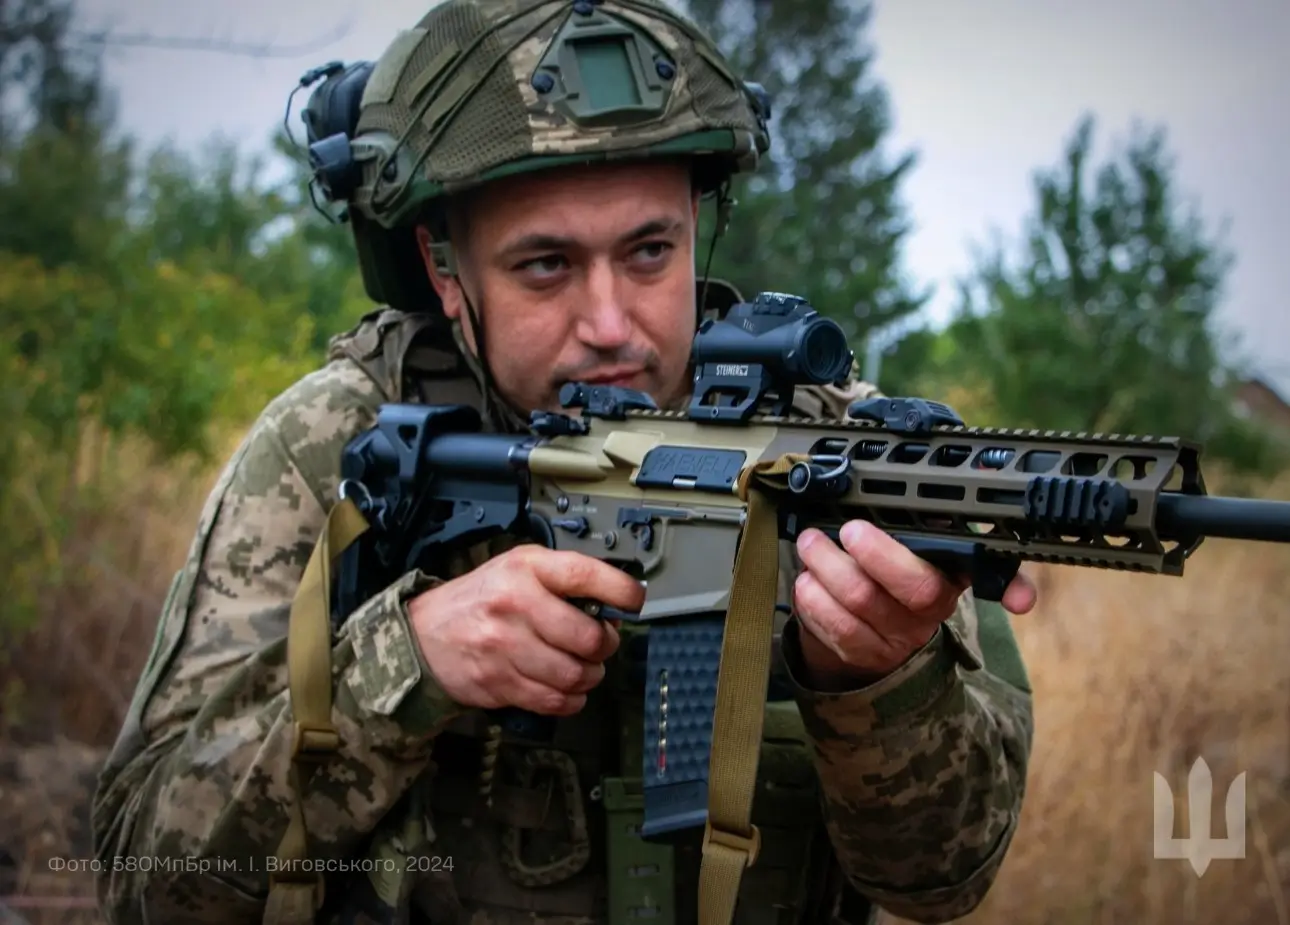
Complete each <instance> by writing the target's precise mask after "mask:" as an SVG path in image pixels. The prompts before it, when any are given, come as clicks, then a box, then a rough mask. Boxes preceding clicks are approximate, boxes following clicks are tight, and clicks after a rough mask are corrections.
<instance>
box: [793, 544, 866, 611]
mask: <svg viewBox="0 0 1290 925" xmlns="http://www.w3.org/2000/svg"><path fill="white" fill-rule="evenodd" d="M797 554H798V556H799V557H800V558H801V560H802V565H803V566H804V567H805V568H806V569H807V570H808V571H810V573H811V574H812V575H813V576H814V579H815V580H816V581H818V582H819V583H820V584H822V585H823V586H824V589H825V590H826V591H828V593H829V594H830V595H832V597H833V599H834V600H835V601H837V602H839V603H840V604H841V605H842V606H843V607H844V608H845V609H846V610H848V611H850V612H851V613H853V614H859V613H862V612H863V609H864V606H865V604H866V601H865V600H863V599H859V598H857V597H856V592H857V591H859V590H862V588H863V584H864V581H865V574H864V571H862V570H861V568H860V565H859V564H858V563H857V562H856V560H855V559H853V558H851V556H850V555H848V554H847V551H846V550H845V549H842V548H841V547H840V546H838V544H837V543H835V542H833V541H832V540H831V539H829V538H828V537H827V536H825V535H824V534H823V533H821V532H820V531H819V530H814V529H812V530H806V531H803V533H802V535H801V536H800V537H799V538H798V541H797Z"/></svg>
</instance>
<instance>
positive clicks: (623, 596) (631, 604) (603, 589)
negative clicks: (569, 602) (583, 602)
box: [515, 546, 645, 613]
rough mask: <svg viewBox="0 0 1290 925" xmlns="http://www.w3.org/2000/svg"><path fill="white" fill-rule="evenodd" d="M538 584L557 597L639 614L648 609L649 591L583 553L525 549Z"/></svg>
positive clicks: (625, 574)
mask: <svg viewBox="0 0 1290 925" xmlns="http://www.w3.org/2000/svg"><path fill="white" fill-rule="evenodd" d="M515 551H516V552H521V551H524V555H525V556H526V558H527V562H528V564H529V567H530V568H531V569H532V571H533V574H534V575H535V576H536V577H537V579H538V581H540V582H541V583H542V586H543V587H545V588H546V589H547V590H548V591H550V592H551V593H552V594H554V595H556V596H557V597H566V598H567V597H589V598H591V599H592V600H597V601H600V602H601V603H602V604H608V605H609V606H611V607H617V608H619V609H620V610H626V611H629V612H632V613H637V612H639V611H640V609H641V608H642V607H644V606H645V588H644V586H643V585H642V584H641V583H640V582H639V581H637V580H636V579H635V578H633V577H632V576H630V575H628V574H627V573H626V572H624V571H623V570H622V569H620V568H616V567H615V566H612V565H610V564H609V563H608V562H602V561H600V560H599V559H594V558H592V557H591V556H584V555H583V554H582V553H579V552H567V551H564V550H557V549H546V548H544V547H540V546H522V547H519V548H518V549H517V550H515Z"/></svg>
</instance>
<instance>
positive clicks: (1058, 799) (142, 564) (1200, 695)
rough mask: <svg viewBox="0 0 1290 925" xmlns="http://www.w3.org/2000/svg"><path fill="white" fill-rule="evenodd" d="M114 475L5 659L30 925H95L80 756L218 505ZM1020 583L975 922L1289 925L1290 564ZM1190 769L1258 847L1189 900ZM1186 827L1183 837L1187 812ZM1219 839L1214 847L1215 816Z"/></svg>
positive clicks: (2, 815)
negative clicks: (1018, 689)
mask: <svg viewBox="0 0 1290 925" xmlns="http://www.w3.org/2000/svg"><path fill="white" fill-rule="evenodd" d="M118 462H120V460H118ZM113 468H114V471H118V472H121V473H123V476H122V477H121V478H120V479H119V481H118V484H116V485H114V486H113V492H115V494H113V495H112V497H114V498H115V499H116V503H115V504H113V505H112V507H111V508H110V509H109V513H99V514H97V515H93V516H85V517H83V518H82V519H81V521H80V522H79V525H78V527H77V529H76V530H75V531H74V542H73V543H72V544H71V546H70V547H69V548H68V549H67V550H66V557H67V559H68V561H69V562H71V563H73V564H74V565H75V566H76V568H75V569H73V570H72V573H71V574H72V576H73V577H72V580H70V581H69V582H68V583H66V584H65V585H63V586H61V587H60V588H58V589H56V590H55V592H53V593H52V594H51V595H50V596H49V597H48V599H47V602H48V607H47V610H46V614H47V616H46V619H45V622H44V623H43V625H42V626H41V627H40V628H39V629H38V631H37V632H36V633H35V634H34V635H33V636H31V637H30V638H28V639H27V640H26V641H25V642H23V643H22V645H21V646H19V647H18V648H16V649H14V648H10V650H9V652H8V654H9V655H10V656H12V657H13V658H12V659H11V661H10V663H9V664H10V670H11V671H13V672H14V673H15V674H16V675H17V676H18V677H19V678H20V679H21V680H22V682H23V684H24V690H25V692H26V697H25V701H24V704H25V707H26V709H25V710H24V711H23V718H24V719H25V720H26V721H25V722H23V723H21V725H20V727H18V728H11V729H10V735H9V742H8V743H7V744H5V743H0V849H8V851H9V852H10V853H11V854H12V855H13V858H12V859H11V863H12V862H19V863H18V864H17V865H16V868H15V869H10V870H9V871H6V870H5V858H4V856H3V853H2V852H0V896H3V895H4V894H6V893H8V894H21V895H25V896H26V897H27V898H26V899H25V900H23V901H22V902H20V903H18V904H15V905H16V906H20V907H21V908H19V909H18V911H21V912H22V914H23V915H24V916H26V918H27V919H28V921H29V922H30V923H32V925H39V923H42V922H49V923H53V922H58V923H70V922H92V921H96V919H95V918H94V916H93V914H92V913H90V912H89V911H87V910H86V909H85V908H83V907H84V905H86V902H87V901H86V900H82V901H81V902H80V903H79V905H80V906H81V907H82V908H79V909H77V908H76V906H77V905H78V902H77V900H76V898H75V897H77V896H79V897H89V896H90V895H91V892H92V883H91V879H90V877H89V875H88V874H86V873H62V874H59V873H56V872H51V871H50V869H49V864H48V860H49V858H51V857H72V858H87V857H89V853H88V843H87V841H86V840H85V839H86V835H87V832H86V827H85V823H84V819H85V813H86V809H87V807H86V805H85V802H84V801H85V799H87V797H88V792H87V789H86V787H87V772H89V773H88V777H90V778H92V767H93V760H94V756H96V755H99V754H101V752H96V751H92V750H87V749H86V748H84V747H83V745H81V746H78V745H75V744H72V743H75V742H79V743H84V744H85V745H89V746H96V747H98V748H102V747H104V746H107V745H109V744H110V743H111V740H112V737H113V736H114V735H115V732H116V729H117V727H118V725H119V723H120V720H121V717H122V714H123V710H124V705H125V703H126V702H127V700H128V698H129V696H130V692H131V690H132V688H133V683H134V679H135V677H136V676H137V673H138V671H139V670H140V668H141V666H142V662H143V660H144V658H145V657H146V655H147V652H148V647H149V644H150V641H151V635H152V627H153V624H154V621H155V619H156V611H157V608H158V606H159V604H160V600H161V596H162V594H163V593H164V591H165V588H166V585H167V582H168V580H169V576H170V574H171V572H172V570H173V569H174V568H175V567H176V566H177V565H178V564H179V562H180V561H181V560H182V558H183V555H184V553H185V551H186V548H187V545H188V542H189V539H190V535H191V530H192V525H193V523H194V522H195V519H196V515H197V512H198V509H199V508H200V505H201V501H202V499H203V496H204V493H205V491H206V489H207V487H208V486H209V484H210V474H209V473H205V474H202V475H198V476H193V475H189V476H183V477H181V476H178V475H175V474H174V473H170V472H157V471H150V470H147V469H144V468H141V467H139V466H131V465H128V464H127V465H125V466H124V467H122V466H119V465H118V466H116V467H113ZM1276 494H1279V495H1280V496H1282V497H1286V496H1290V485H1282V486H1280V488H1279V490H1278V491H1277V492H1276ZM1032 574H1034V575H1035V576H1036V577H1037V578H1038V580H1039V582H1040V585H1041V589H1042V594H1041V603H1040V606H1039V607H1038V609H1037V611H1036V612H1035V613H1033V614H1031V615H1029V616H1026V617H1022V618H1018V619H1017V620H1016V627H1017V632H1018V635H1019V637H1020V639H1021V643H1022V647H1023V649H1024V652H1025V655H1026V659H1027V662H1028V666H1029V669H1030V672H1031V678H1032V681H1033V683H1034V687H1035V699H1036V713H1037V727H1038V728H1037V738H1036V743H1035V752H1034V761H1033V765H1032V769H1031V776H1030V788H1029V793H1028V796H1027V798H1026V803H1025V810H1024V814H1023V819H1022V825H1021V830H1020V832H1019V834H1018V836H1017V839H1016V841H1015V843H1014V845H1013V847H1012V850H1011V852H1010V854H1009V856H1008V859H1007V861H1006V863H1005V865H1004V868H1003V871H1002V873H1001V876H1000V878H999V880H998V883H997V885H996V886H995V888H994V890H993V891H992V892H991V894H990V895H989V897H988V898H987V900H986V902H985V904H984V905H983V907H982V908H981V909H980V910H978V911H977V913H975V914H974V915H973V916H971V917H970V918H969V919H968V920H966V921H969V922H971V923H974V925H985V923H990V925H993V923H1009V925H1014V923H1015V925H1027V923H1036V925H1038V923H1045V925H1049V923H1051V925H1076V923H1102V922H1133V923H1138V922H1170V923H1186V922H1205V923H1217V922H1223V923H1228V925H1246V923H1249V925H1255V923H1258V925H1264V923H1277V925H1290V886H1287V884H1290V604H1287V600H1288V599H1290V548H1272V547H1265V546H1257V545H1252V544H1236V543H1223V542H1215V541H1211V542H1209V543H1207V544H1206V545H1205V546H1204V547H1203V548H1202V550H1201V551H1200V553H1199V554H1198V555H1197V557H1196V558H1195V559H1194V560H1193V561H1192V562H1191V563H1189V565H1188V575H1187V577H1186V578H1184V579H1169V578H1162V577H1152V576H1131V575H1123V574H1118V573H1110V572H1102V571H1093V570H1086V569H1055V568H1041V569H1036V570H1034V571H1033V572H1032ZM4 654H5V653H3V652H0V656H3V655H4ZM4 719H5V717H3V716H0V721H2V720H4ZM8 719H9V720H10V721H12V720H13V719H14V717H13V716H10V717H8ZM0 725H3V723H2V722H0ZM11 726H12V723H11ZM20 734H21V735H20ZM19 735H20V738H18V739H17V740H15V737H16V736H19ZM33 736H35V737H38V738H41V739H44V740H45V744H44V745H41V746H37V745H36V743H35V742H34V741H32V738H33ZM60 740H61V741H62V742H63V743H64V744H59V743H60ZM50 743H53V744H50ZM1198 756H1203V757H1204V758H1205V759H1206V761H1207V762H1208V763H1209V765H1210V766H1211V767H1212V769H1213V773H1214V779H1215V790H1216V793H1217V794H1218V795H1219V796H1218V797H1217V799H1216V800H1215V802H1216V804H1218V805H1219V806H1220V807H1221V801H1222V794H1224V793H1225V792H1226V788H1227V784H1228V782H1230V781H1231V780H1232V778H1233V777H1234V775H1235V774H1237V773H1239V772H1241V771H1244V772H1246V774H1247V791H1248V813H1247V818H1248V836H1249V837H1248V851H1247V856H1246V858H1245V859H1243V860H1218V861H1215V862H1214V863H1213V864H1212V866H1211V867H1210V868H1209V870H1208V871H1207V872H1206V873H1205V875H1204V877H1203V878H1200V879H1198V878H1197V877H1196V876H1195V874H1194V873H1193V872H1192V870H1191V868H1190V867H1189V866H1188V865H1187V864H1186V862H1184V861H1157V860H1154V859H1153V858H1152V831H1153V827H1152V806H1153V799H1152V794H1153V778H1152V772H1153V771H1157V770H1158V771H1160V772H1161V773H1162V774H1164V776H1165V777H1166V778H1167V779H1168V780H1169V781H1170V783H1171V785H1172V786H1173V789H1174V792H1175V793H1176V794H1178V796H1179V802H1180V803H1181V800H1182V798H1183V797H1184V795H1185V793H1186V774H1187V770H1188V769H1189V768H1190V767H1191V765H1192V762H1193V761H1194V760H1195V759H1196V758H1197V757H1198ZM60 775H61V776H62V777H68V776H70V777H72V778H73V779H72V780H70V781H66V780H60ZM89 785H92V781H90V782H89ZM1177 815H1178V818H1179V821H1178V823H1177V825H1176V828H1175V833H1176V834H1178V835H1184V834H1186V832H1187V822H1186V821H1185V820H1186V810H1185V808H1184V807H1182V806H1180V808H1179V810H1178V813H1177ZM1214 820H1215V821H1214V827H1215V834H1217V835H1222V834H1225V830H1224V822H1223V817H1222V810H1221V808H1219V809H1216V811H1215V813H1214ZM38 896H40V897H45V898H44V899H39V900H37V899H35V898H34V897H38ZM59 896H61V897H62V898H56V897H59ZM42 907H44V908H42ZM0 921H4V911H3V905H2V904H0Z"/></svg>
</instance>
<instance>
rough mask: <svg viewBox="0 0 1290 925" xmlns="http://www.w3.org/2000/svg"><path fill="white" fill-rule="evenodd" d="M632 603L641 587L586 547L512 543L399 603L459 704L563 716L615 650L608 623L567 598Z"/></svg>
mask: <svg viewBox="0 0 1290 925" xmlns="http://www.w3.org/2000/svg"><path fill="white" fill-rule="evenodd" d="M575 598H589V599H591V600H596V601H600V602H601V603H603V604H608V605H609V606H611V607H617V608H619V609H621V610H627V611H639V610H640V608H641V607H642V606H644V602H645V589H644V586H642V585H641V584H640V582H638V581H636V580H635V579H633V578H632V577H630V576H629V575H627V574H626V573H625V572H623V571H621V570H620V569H617V568H615V567H614V566H612V565H608V564H606V563H604V562H601V561H599V560H597V559H593V558H591V557H590V556H584V555H581V554H579V553H574V552H562V551H557V550H552V549H546V548H545V547H541V546H536V545H525V546H518V547H516V548H514V549H511V550H509V551H507V552H505V553H503V554H502V555H500V556H497V557H495V558H493V559H490V560H489V561H487V562H485V563H484V564H483V565H481V566H480V567H479V568H477V569H475V570H473V571H471V572H468V573H467V574H465V575H463V576H461V577H460V578H456V579H454V580H452V581H449V582H445V583H444V584H442V585H439V586H438V587H436V588H432V589H431V590H429V591H426V592H425V593H423V594H421V595H420V596H418V597H417V598H415V599H413V600H412V601H410V602H409V604H408V614H409V616H410V618H411V621H412V627H413V629H414V631H415V633H416V635H417V640H418V642H419V643H420V646H421V651H422V652H423V653H424V655H425V659H426V663H427V664H428V665H429V666H430V670H431V671H432V672H433V673H434V676H435V680H437V681H438V682H439V686H440V687H442V688H443V690H444V691H445V692H446V693H447V694H448V695H449V696H450V697H452V698H453V699H454V700H456V701H457V702H458V703H460V704H463V705H465V706H468V707H479V708H483V709H493V708H497V707H508V706H509V707H519V708H521V709H525V710H529V711H530V712H533V713H539V714H542V715H546V716H569V715H572V714H574V713H577V712H578V711H579V710H581V709H582V708H583V706H584V705H585V704H586V702H587V696H586V695H587V692H588V691H590V690H591V689H592V688H594V687H595V686H596V685H597V684H599V683H600V681H601V680H602V679H603V678H604V676H605V667H604V662H605V660H606V659H607V658H609V657H610V656H611V655H613V654H614V652H615V651H617V649H618V642H619V639H618V632H617V630H616V629H615V628H614V626H613V625H611V624H610V623H609V622H606V621H604V620H599V619H596V618H594V617H590V616H588V615H587V614H586V613H584V612H583V611H581V610H579V609H578V608H576V607H574V606H573V605H572V604H570V603H569V602H568V599H575Z"/></svg>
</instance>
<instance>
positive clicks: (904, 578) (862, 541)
mask: <svg viewBox="0 0 1290 925" xmlns="http://www.w3.org/2000/svg"><path fill="white" fill-rule="evenodd" d="M839 536H840V539H841V540H842V547H843V549H845V550H846V552H847V554H848V555H849V556H850V557H851V559H852V560H853V561H855V562H857V563H860V564H861V565H862V566H863V569H864V573H865V574H866V575H868V576H869V577H870V578H871V579H873V580H874V581H876V582H877V583H878V584H879V585H881V586H882V587H883V588H884V589H885V590H886V591H887V593H888V594H890V595H891V596H892V597H893V598H895V599H896V600H897V601H899V602H900V603H901V605H902V606H904V607H906V608H907V609H909V610H911V611H913V612H914V613H925V612H928V611H940V610H943V609H944V608H945V606H946V605H947V604H948V603H950V602H952V601H953V600H957V598H958V597H959V595H960V594H961V593H962V591H961V589H960V588H959V586H958V583H957V582H956V581H955V580H952V579H950V578H948V577H947V576H946V575H945V573H944V572H942V571H941V570H940V569H938V568H937V567H936V566H934V565H932V564H931V563H930V562H927V561H925V560H923V559H920V558H919V557H918V556H917V555H915V554H914V553H913V552H911V551H910V550H909V548H908V547H906V546H903V545H901V544H900V543H899V542H897V541H896V540H895V539H893V538H892V537H891V536H890V535H888V534H887V533H884V532H883V531H882V530H881V529H879V528H878V527H875V526H874V525H873V524H871V523H868V522H867V521H863V520H852V521H850V522H848V523H846V524H844V525H843V527H842V530H841V531H840V533H839Z"/></svg>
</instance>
